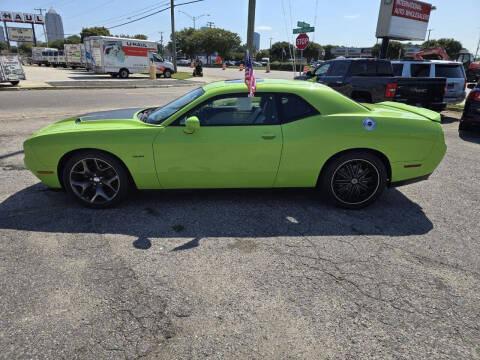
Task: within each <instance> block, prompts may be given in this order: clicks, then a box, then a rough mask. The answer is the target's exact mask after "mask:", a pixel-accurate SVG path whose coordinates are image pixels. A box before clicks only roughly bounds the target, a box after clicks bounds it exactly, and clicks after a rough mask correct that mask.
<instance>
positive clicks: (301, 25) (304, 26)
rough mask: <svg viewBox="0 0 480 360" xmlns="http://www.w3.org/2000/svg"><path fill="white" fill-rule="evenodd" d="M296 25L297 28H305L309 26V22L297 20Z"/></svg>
mask: <svg viewBox="0 0 480 360" xmlns="http://www.w3.org/2000/svg"><path fill="white" fill-rule="evenodd" d="M297 26H298V27H299V28H306V27H310V24H309V23H306V22H304V21H297Z"/></svg>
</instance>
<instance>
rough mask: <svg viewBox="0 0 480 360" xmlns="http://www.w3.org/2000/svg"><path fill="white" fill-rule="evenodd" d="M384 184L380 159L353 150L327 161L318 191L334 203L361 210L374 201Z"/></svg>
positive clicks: (385, 173)
mask: <svg viewBox="0 0 480 360" xmlns="http://www.w3.org/2000/svg"><path fill="white" fill-rule="evenodd" d="M386 184H387V170H386V168H385V165H384V164H383V162H382V160H380V159H379V158H378V157H377V156H375V155H374V154H371V153H369V152H365V151H353V152H349V153H346V154H344V155H341V156H339V157H337V158H336V159H334V160H333V161H331V162H329V163H328V164H327V166H326V168H325V169H324V171H322V176H321V179H320V186H321V190H322V191H323V193H324V194H325V196H326V197H327V199H328V200H329V201H330V202H332V203H333V204H335V205H336V206H339V207H343V208H347V209H361V208H364V207H366V206H368V205H370V204H372V203H373V202H375V200H377V199H378V198H379V197H380V195H381V194H382V192H383V190H384V189H385V187H386Z"/></svg>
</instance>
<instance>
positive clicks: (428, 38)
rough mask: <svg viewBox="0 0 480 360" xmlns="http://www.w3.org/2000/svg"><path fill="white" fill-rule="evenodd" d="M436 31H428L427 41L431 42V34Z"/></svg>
mask: <svg viewBox="0 0 480 360" xmlns="http://www.w3.org/2000/svg"><path fill="white" fill-rule="evenodd" d="M433 30H435V29H428V37H427V41H430V34H431V32H432V31H433Z"/></svg>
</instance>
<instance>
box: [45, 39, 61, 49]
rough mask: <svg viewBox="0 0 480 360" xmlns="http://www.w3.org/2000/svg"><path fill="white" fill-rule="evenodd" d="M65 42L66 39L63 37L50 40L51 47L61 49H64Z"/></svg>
mask: <svg viewBox="0 0 480 360" xmlns="http://www.w3.org/2000/svg"><path fill="white" fill-rule="evenodd" d="M64 44H65V40H61V39H58V40H54V41H49V42H48V46H49V47H51V48H55V49H59V50H63V45H64Z"/></svg>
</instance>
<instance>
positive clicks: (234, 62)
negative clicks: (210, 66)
mask: <svg viewBox="0 0 480 360" xmlns="http://www.w3.org/2000/svg"><path fill="white" fill-rule="evenodd" d="M235 64H236V61H234V60H227V61H225V65H227V66H235Z"/></svg>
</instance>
